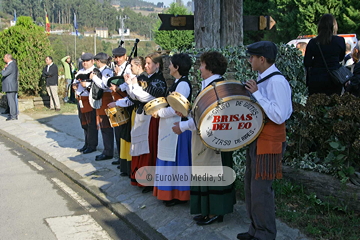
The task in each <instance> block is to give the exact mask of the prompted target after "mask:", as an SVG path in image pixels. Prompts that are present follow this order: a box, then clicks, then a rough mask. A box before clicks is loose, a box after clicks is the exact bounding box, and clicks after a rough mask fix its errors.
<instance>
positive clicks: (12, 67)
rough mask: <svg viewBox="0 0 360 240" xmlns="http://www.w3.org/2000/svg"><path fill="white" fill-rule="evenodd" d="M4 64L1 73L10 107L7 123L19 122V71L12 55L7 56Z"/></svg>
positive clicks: (3, 89) (3, 88)
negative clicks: (11, 121)
mask: <svg viewBox="0 0 360 240" xmlns="http://www.w3.org/2000/svg"><path fill="white" fill-rule="evenodd" d="M4 62H5V63H6V65H5V67H4V69H3V70H2V71H1V75H2V80H1V81H2V91H3V92H5V93H6V98H7V102H8V106H9V117H8V118H7V119H6V121H10V120H17V119H18V118H17V115H18V105H17V92H18V89H19V84H18V78H19V71H18V67H17V64H16V62H15V60H14V59H13V57H12V55H11V54H5V56H4Z"/></svg>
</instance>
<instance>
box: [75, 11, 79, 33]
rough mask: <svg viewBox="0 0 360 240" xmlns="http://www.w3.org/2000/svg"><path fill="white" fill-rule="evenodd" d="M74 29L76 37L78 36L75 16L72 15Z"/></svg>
mask: <svg viewBox="0 0 360 240" xmlns="http://www.w3.org/2000/svg"><path fill="white" fill-rule="evenodd" d="M74 28H75V34H76V36H77V35H78V27H77V22H76V14H75V13H74Z"/></svg>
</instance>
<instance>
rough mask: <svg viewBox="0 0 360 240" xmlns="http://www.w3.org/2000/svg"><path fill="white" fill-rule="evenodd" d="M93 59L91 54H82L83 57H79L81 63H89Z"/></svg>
mask: <svg viewBox="0 0 360 240" xmlns="http://www.w3.org/2000/svg"><path fill="white" fill-rule="evenodd" d="M92 59H94V55H92V54H91V53H84V54H83V55H81V60H83V61H89V60H92Z"/></svg>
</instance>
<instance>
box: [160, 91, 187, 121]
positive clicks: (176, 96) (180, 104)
mask: <svg viewBox="0 0 360 240" xmlns="http://www.w3.org/2000/svg"><path fill="white" fill-rule="evenodd" d="M166 100H167V102H168V103H169V105H170V107H172V109H174V110H175V111H177V112H181V114H182V115H183V116H184V117H186V116H187V115H188V114H189V111H190V102H189V100H187V98H186V97H184V96H183V95H182V94H180V93H178V92H172V93H171V94H170V95H169V96H167V98H166Z"/></svg>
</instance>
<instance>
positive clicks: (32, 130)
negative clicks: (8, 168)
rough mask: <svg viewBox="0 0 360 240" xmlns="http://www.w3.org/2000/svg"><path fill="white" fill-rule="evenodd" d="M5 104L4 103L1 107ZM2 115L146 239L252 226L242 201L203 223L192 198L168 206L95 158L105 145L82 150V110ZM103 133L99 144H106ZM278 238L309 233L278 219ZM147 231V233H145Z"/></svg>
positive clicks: (10, 131) (5, 128)
mask: <svg viewBox="0 0 360 240" xmlns="http://www.w3.org/2000/svg"><path fill="white" fill-rule="evenodd" d="M1 110H2V109H1ZM5 119H6V116H5V115H1V116H0V122H1V123H0V134H3V135H5V136H7V137H9V138H10V139H12V140H14V141H16V142H18V143H20V144H22V145H23V146H24V147H26V148H28V149H30V150H32V151H33V152H35V153H36V154H38V155H40V156H41V157H43V158H44V159H45V160H46V161H48V162H49V163H51V164H52V165H54V166H55V167H57V168H58V169H59V170H61V171H62V172H63V173H65V174H66V175H68V176H69V177H70V178H72V179H73V181H75V182H77V183H78V184H80V185H82V186H83V187H84V188H85V189H87V190H88V191H89V192H91V193H92V194H94V195H95V196H97V197H98V199H100V200H101V201H102V202H103V203H104V204H105V205H106V206H108V207H109V208H110V209H111V210H112V211H113V212H114V213H115V214H116V215H118V216H119V217H120V218H122V219H123V220H125V221H127V222H128V223H130V224H132V226H133V227H134V228H135V229H136V230H137V231H138V232H142V233H143V238H144V239H206V240H212V239H214V240H215V239H219V240H224V239H236V235H237V234H238V233H239V232H245V231H247V229H248V226H249V223H250V222H249V219H248V218H247V216H246V210H245V204H244V202H243V201H238V202H237V204H236V205H235V209H234V212H233V213H232V214H228V215H226V216H225V217H224V222H222V223H214V224H212V225H209V226H198V225H196V223H195V222H194V221H193V220H192V216H191V215H190V214H189V204H184V205H177V206H174V207H170V208H169V207H165V206H164V205H163V204H162V201H159V200H158V199H156V198H155V197H154V196H152V194H151V193H146V194H143V193H142V192H141V189H140V188H138V187H134V186H131V185H130V181H129V178H127V177H121V176H120V175H119V170H118V169H117V168H116V166H114V165H111V161H112V160H108V161H101V162H96V161H95V160H94V159H95V156H96V155H98V154H100V151H97V152H94V153H91V154H86V155H83V154H81V153H78V152H76V149H77V148H80V147H82V145H83V132H82V129H81V128H80V123H79V120H78V117H77V114H75V113H74V114H58V115H57V114H49V115H43V116H40V118H39V116H38V115H37V116H36V119H35V118H32V117H30V116H29V115H26V114H23V113H21V114H20V116H19V120H17V121H5ZM101 142H102V140H101V134H100V133H99V145H100V146H99V149H98V150H101V149H102V145H101ZM277 228H278V235H277V239H278V240H288V239H291V240H293V239H299V240H300V239H301V240H305V239H307V238H306V236H304V235H303V234H301V233H300V232H299V230H297V229H293V228H290V227H289V226H287V225H286V224H284V223H282V222H281V221H279V220H277ZM146 237H148V238H146Z"/></svg>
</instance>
